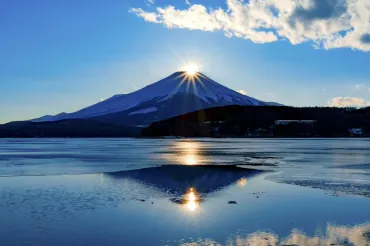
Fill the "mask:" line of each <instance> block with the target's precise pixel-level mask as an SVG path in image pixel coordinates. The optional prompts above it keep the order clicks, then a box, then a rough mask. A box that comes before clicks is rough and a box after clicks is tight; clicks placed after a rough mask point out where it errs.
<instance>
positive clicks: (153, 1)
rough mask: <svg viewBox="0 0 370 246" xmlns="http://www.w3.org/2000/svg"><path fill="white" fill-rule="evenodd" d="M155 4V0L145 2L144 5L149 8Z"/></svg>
mask: <svg viewBox="0 0 370 246" xmlns="http://www.w3.org/2000/svg"><path fill="white" fill-rule="evenodd" d="M154 3H155V0H146V5H148V6H150V5H153V4H154Z"/></svg>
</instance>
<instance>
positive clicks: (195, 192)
mask: <svg viewBox="0 0 370 246" xmlns="http://www.w3.org/2000/svg"><path fill="white" fill-rule="evenodd" d="M369 150H370V141H369V140H367V139H330V140H326V139H309V140H299V139H284V140H277V139H176V140H165V139H3V140H0V218H1V222H0V245H294V244H295V245H330V244H333V245H368V244H370V224H369V222H370V210H369V209H368V208H369V207H370V199H369V198H368V196H369V190H370V188H369V184H370V182H369V173H370V170H369V162H368V160H370V159H369V154H370V152H369ZM199 165H202V166H201V167H198V166H199ZM215 165H216V167H215Z"/></svg>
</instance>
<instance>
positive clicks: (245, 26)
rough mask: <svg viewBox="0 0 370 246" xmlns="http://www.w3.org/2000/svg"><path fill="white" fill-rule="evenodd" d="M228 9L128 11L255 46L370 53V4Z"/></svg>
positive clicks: (363, 0)
mask: <svg viewBox="0 0 370 246" xmlns="http://www.w3.org/2000/svg"><path fill="white" fill-rule="evenodd" d="M174 3H175V1H174ZM188 3H189V2H188ZM226 4H227V9H224V8H221V7H219V8H216V9H210V8H207V7H206V6H204V5H202V4H192V3H189V5H188V7H186V8H185V9H178V8H176V7H175V6H174V5H169V6H166V7H158V8H157V9H156V10H155V11H152V12H151V11H145V10H143V9H142V8H132V9H131V10H130V12H133V13H135V14H136V15H137V16H139V17H141V18H143V19H144V20H145V21H148V22H153V23H157V24H162V25H164V26H166V27H167V28H183V29H189V30H201V31H208V32H214V31H222V32H224V34H225V35H226V36H227V37H238V38H243V39H246V40H250V41H252V42H254V43H269V42H276V41H279V40H287V41H289V42H290V43H291V44H300V43H304V42H311V43H312V44H313V45H314V47H315V48H324V49H332V48H352V49H356V50H362V51H370V2H369V1H368V0H249V1H248V2H244V1H241V0H226Z"/></svg>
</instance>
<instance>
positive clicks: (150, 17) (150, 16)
mask: <svg viewBox="0 0 370 246" xmlns="http://www.w3.org/2000/svg"><path fill="white" fill-rule="evenodd" d="M130 12H131V13H135V14H136V15H137V16H139V17H141V18H143V19H144V20H145V21H147V22H153V23H162V21H161V20H160V15H158V14H156V13H150V12H145V11H144V10H142V9H130Z"/></svg>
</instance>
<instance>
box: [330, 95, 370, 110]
mask: <svg viewBox="0 0 370 246" xmlns="http://www.w3.org/2000/svg"><path fill="white" fill-rule="evenodd" d="M328 105H329V107H356V108H357V107H368V106H370V101H366V100H365V99H363V98H359V97H336V98H333V99H331V100H329V102H328Z"/></svg>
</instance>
